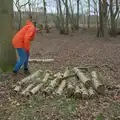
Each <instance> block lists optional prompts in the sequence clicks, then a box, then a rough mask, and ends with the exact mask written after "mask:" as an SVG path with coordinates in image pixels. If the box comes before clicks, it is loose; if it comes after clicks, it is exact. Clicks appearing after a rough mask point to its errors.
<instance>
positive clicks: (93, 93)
mask: <svg viewBox="0 0 120 120" xmlns="http://www.w3.org/2000/svg"><path fill="white" fill-rule="evenodd" d="M88 93H89V98H90V99H93V98H95V97H96V93H95V91H94V90H93V88H92V87H90V88H89V89H88Z"/></svg>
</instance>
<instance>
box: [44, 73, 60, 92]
mask: <svg viewBox="0 0 120 120" xmlns="http://www.w3.org/2000/svg"><path fill="white" fill-rule="evenodd" d="M61 77H62V76H61V73H58V74H57V78H55V79H54V80H52V81H51V82H50V85H49V86H48V87H46V89H45V90H44V91H43V92H44V93H45V94H51V93H52V91H53V90H54V88H55V87H56V86H58V84H59V83H60V80H58V78H61Z"/></svg>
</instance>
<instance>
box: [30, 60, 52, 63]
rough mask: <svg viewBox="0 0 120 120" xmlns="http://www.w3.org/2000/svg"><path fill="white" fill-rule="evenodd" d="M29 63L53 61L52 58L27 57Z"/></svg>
mask: <svg viewBox="0 0 120 120" xmlns="http://www.w3.org/2000/svg"><path fill="white" fill-rule="evenodd" d="M29 62H30V63H40V62H54V59H29Z"/></svg>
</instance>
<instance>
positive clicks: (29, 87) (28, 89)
mask: <svg viewBox="0 0 120 120" xmlns="http://www.w3.org/2000/svg"><path fill="white" fill-rule="evenodd" d="M34 85H35V83H31V84H30V85H28V87H27V88H26V89H25V90H23V92H22V93H21V94H22V95H25V96H27V95H28V92H29V91H30V89H31V88H32V87H33V86H34Z"/></svg>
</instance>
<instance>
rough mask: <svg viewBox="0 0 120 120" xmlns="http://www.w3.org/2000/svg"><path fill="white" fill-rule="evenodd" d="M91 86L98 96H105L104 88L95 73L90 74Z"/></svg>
mask: <svg viewBox="0 0 120 120" xmlns="http://www.w3.org/2000/svg"><path fill="white" fill-rule="evenodd" d="M91 76H92V85H93V88H94V89H95V90H96V91H97V93H98V94H105V86H104V85H103V84H102V83H101V82H100V81H99V80H98V76H97V73H96V71H92V72H91Z"/></svg>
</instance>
